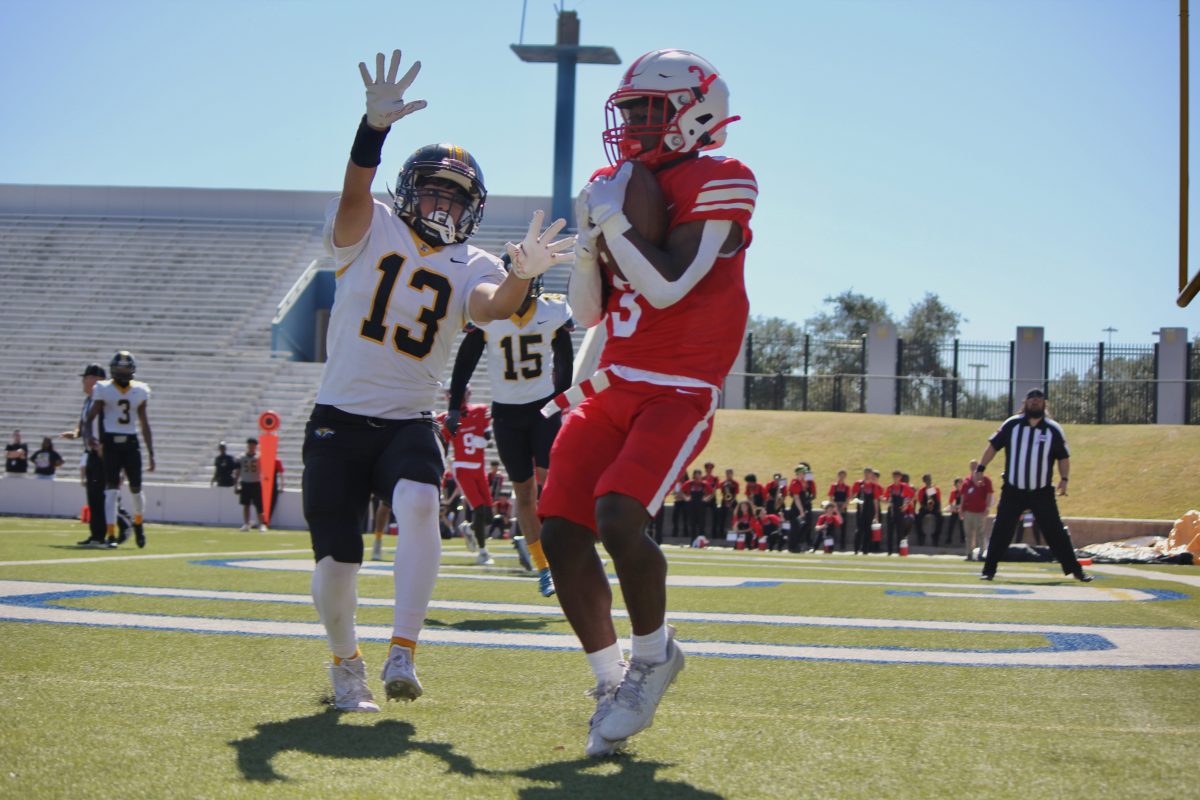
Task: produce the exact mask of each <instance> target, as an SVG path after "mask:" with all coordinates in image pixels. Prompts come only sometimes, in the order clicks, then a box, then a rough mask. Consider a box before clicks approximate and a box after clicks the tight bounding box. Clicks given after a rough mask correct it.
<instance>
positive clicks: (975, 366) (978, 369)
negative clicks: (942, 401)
mask: <svg viewBox="0 0 1200 800" xmlns="http://www.w3.org/2000/svg"><path fill="white" fill-rule="evenodd" d="M967 368H968V369H973V370H975V395H976V397H978V396H979V373H980V372H982V371H983V370H984V369H986V368H987V364H967Z"/></svg>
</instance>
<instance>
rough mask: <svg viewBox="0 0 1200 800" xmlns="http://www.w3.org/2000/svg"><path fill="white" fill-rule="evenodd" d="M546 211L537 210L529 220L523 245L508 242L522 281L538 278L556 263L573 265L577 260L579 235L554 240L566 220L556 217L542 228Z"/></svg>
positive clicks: (507, 245)
mask: <svg viewBox="0 0 1200 800" xmlns="http://www.w3.org/2000/svg"><path fill="white" fill-rule="evenodd" d="M544 217H545V213H544V212H542V210H541V209H538V210H537V211H535V212H533V219H531V220H530V221H529V230H528V231H527V232H526V233H525V238H524V239H523V240H522V241H521V243H520V244H513V243H512V242H507V243H505V245H504V249H505V250H506V251H507V252H508V257H509V258H510V259H512V270H513V274H514V275H516V276H517V277H518V278H521V279H522V280H528V279H530V278H536V277H537V276H538V275H541V274H542V273H543V272H545V271H546V270H548V269H550V268H551V267H552V266H554V265H555V264H570V263H571V262H572V261H574V260H575V252H574V247H575V237H574V236H567V237H565V238H563V239H559V240H558V241H556V242H552V241H550V240H551V239H553V238H554V237H555V236H557V235H558V234H559V231H561V230H562V229H563V228H565V227H567V221H566V220H565V219H556V220H554V222H553V223H551V224H550V227H549V228H547V229H546V230H545V232H543V231H542V219H543V218H544Z"/></svg>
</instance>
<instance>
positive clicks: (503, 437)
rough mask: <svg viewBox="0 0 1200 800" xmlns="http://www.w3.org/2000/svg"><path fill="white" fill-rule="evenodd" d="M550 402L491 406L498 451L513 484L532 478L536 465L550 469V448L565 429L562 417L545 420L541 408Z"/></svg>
mask: <svg viewBox="0 0 1200 800" xmlns="http://www.w3.org/2000/svg"><path fill="white" fill-rule="evenodd" d="M549 401H550V398H549V397H547V398H544V399H542V400H535V401H534V402H532V403H520V404H510V403H492V432H493V433H494V434H495V436H496V449H497V450H499V451H500V460H501V461H503V462H504V471H505V472H507V473H508V479H509V480H510V481H512V482H513V483H524V482H525V481H527V480H529V479H530V478H532V477H533V468H534V467H535V466H538V467H541V468H542V469H547V468H548V467H549V466H550V446H551V445H553V444H554V437H555V436H557V435H558V429H559V428H561V427H562V414H555V415H554V416H552V417H550V418H549V419H547V418H546V417H543V416H542V406H544V405H546V403H548V402H549Z"/></svg>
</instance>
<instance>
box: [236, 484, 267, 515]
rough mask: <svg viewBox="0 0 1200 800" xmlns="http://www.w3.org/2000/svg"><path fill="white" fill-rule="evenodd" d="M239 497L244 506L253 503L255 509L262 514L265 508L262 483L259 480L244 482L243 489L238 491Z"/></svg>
mask: <svg viewBox="0 0 1200 800" xmlns="http://www.w3.org/2000/svg"><path fill="white" fill-rule="evenodd" d="M238 499H239V500H241V502H242V505H244V506H248V505H253V506H254V510H255V511H257V512H258V513H260V514H261V513H262V510H263V502H262V484H261V483H259V482H258V481H249V482H247V483H243V484H242V489H241V491H240V492H238Z"/></svg>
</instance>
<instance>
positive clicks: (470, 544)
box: [458, 522, 479, 553]
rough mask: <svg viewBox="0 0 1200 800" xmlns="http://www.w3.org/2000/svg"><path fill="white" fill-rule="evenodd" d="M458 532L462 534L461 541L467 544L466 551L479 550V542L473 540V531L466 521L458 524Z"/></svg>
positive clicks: (475, 551) (474, 551) (473, 551)
mask: <svg viewBox="0 0 1200 800" xmlns="http://www.w3.org/2000/svg"><path fill="white" fill-rule="evenodd" d="M458 532H459V533H460V534H462V537H463V541H464V542H466V544H467V552H468V553H478V552H479V542H477V541H475V532H474V531H472V530H471V529H470V528H469V527H467V523H465V522H463V523H461V524H460V525H459V526H458Z"/></svg>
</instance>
